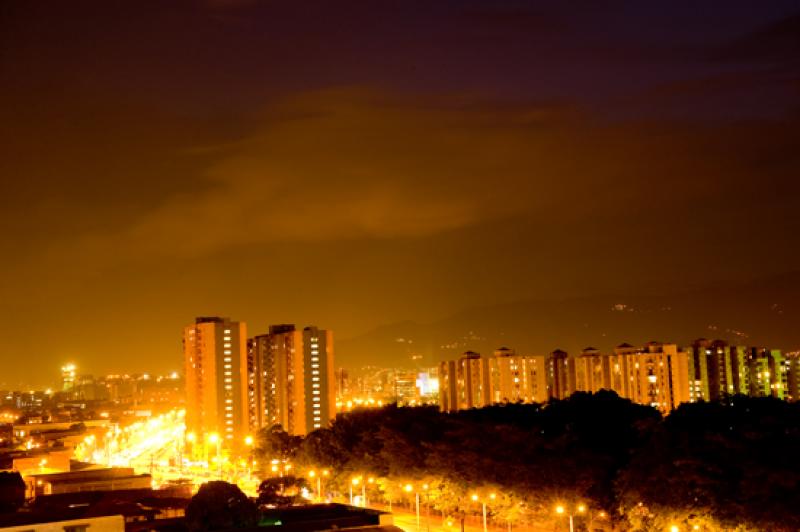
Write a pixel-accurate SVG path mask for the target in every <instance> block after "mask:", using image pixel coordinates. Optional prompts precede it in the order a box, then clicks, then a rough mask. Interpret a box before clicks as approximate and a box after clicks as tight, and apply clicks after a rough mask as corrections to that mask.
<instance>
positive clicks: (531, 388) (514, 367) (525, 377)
mask: <svg viewBox="0 0 800 532" xmlns="http://www.w3.org/2000/svg"><path fill="white" fill-rule="evenodd" d="M490 374H491V390H492V401H493V402H495V403H516V402H524V403H530V402H543V401H546V400H547V399H548V386H547V358H546V357H544V356H531V355H528V356H522V355H518V354H517V353H516V352H515V351H514V350H513V349H509V348H508V347H501V348H499V349H497V350H495V352H494V357H493V358H492V359H490Z"/></svg>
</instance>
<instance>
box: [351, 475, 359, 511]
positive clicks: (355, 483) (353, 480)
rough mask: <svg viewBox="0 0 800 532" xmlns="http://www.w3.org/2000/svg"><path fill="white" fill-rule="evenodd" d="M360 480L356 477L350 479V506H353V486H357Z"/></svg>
mask: <svg viewBox="0 0 800 532" xmlns="http://www.w3.org/2000/svg"><path fill="white" fill-rule="evenodd" d="M359 482H361V480H360V479H359V478H358V477H353V478H352V479H350V506H353V486H358V483H359Z"/></svg>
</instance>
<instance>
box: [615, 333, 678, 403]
mask: <svg viewBox="0 0 800 532" xmlns="http://www.w3.org/2000/svg"><path fill="white" fill-rule="evenodd" d="M688 359H689V357H688V353H686V352H685V351H682V350H679V349H678V347H677V346H676V345H675V344H663V343H661V342H648V343H647V344H645V346H644V347H642V348H636V347H633V346H631V345H630V344H622V345H619V346H617V347H616V348H615V349H614V354H613V355H610V356H609V363H610V370H611V388H610V389H612V390H614V391H615V392H617V394H619V395H620V397H625V398H627V399H630V400H631V401H633V402H635V403H639V404H645V405H650V406H652V407H654V408H657V409H659V410H660V411H662V412H664V413H666V412H669V411H671V410H672V409H674V408H675V407H676V406H678V405H679V404H680V403H684V402H688V401H689V400H690V389H689V361H688Z"/></svg>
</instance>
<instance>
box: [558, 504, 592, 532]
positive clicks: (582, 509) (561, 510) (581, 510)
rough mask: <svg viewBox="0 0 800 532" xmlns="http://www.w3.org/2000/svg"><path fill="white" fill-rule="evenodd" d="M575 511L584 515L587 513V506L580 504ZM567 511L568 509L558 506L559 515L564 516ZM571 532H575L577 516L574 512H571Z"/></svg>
mask: <svg viewBox="0 0 800 532" xmlns="http://www.w3.org/2000/svg"><path fill="white" fill-rule="evenodd" d="M575 510H577V512H578V513H579V514H582V513H584V512H585V511H586V506H584V505H583V504H579V505H578V507H577V508H575ZM566 511H567V510H566V508H564V507H563V506H562V505H560V504H559V505H558V506H556V513H557V514H558V515H564V514H565V513H566ZM569 532H575V514H574V513H573V510H570V511H569Z"/></svg>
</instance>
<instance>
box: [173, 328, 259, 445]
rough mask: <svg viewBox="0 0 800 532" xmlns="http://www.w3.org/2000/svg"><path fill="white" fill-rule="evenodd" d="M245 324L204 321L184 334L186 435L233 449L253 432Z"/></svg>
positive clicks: (186, 329)
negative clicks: (211, 439)
mask: <svg viewBox="0 0 800 532" xmlns="http://www.w3.org/2000/svg"><path fill="white" fill-rule="evenodd" d="M246 338H247V328H246V326H245V324H244V323H243V322H238V321H231V320H230V319H229V318H219V317H201V318H197V319H196V320H195V322H194V324H192V325H189V326H187V327H185V328H184V330H183V354H184V368H185V373H186V430H187V431H189V432H192V433H194V434H195V436H196V437H197V438H203V439H205V438H208V437H210V436H212V435H216V438H220V439H221V440H222V441H223V442H225V444H226V445H228V446H236V445H239V444H241V443H242V442H243V441H244V438H245V437H246V436H247V434H248V432H249V423H248V412H247V405H248V396H247V393H248V374H247V352H246V346H245V339H246Z"/></svg>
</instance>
